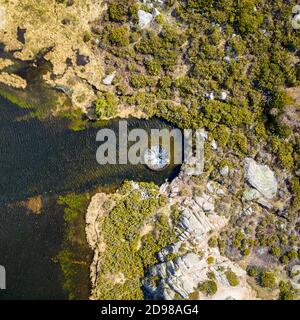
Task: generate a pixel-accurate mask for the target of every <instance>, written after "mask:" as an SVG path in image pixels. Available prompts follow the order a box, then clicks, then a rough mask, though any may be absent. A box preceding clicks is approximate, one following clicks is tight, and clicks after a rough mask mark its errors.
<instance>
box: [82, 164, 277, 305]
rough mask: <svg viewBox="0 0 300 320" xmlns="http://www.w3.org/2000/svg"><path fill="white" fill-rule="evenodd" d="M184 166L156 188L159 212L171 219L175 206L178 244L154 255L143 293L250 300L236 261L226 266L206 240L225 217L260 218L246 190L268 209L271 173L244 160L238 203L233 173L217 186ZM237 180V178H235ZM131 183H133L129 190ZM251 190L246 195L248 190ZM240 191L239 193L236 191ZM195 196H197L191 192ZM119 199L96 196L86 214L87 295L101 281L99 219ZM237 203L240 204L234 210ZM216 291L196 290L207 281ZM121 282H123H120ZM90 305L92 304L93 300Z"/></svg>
mask: <svg viewBox="0 0 300 320" xmlns="http://www.w3.org/2000/svg"><path fill="white" fill-rule="evenodd" d="M189 169H190V168H189V165H187V164H185V165H184V166H183V168H182V171H181V173H180V174H179V176H178V177H177V178H175V179H174V180H173V181H172V182H171V183H165V184H163V185H162V186H161V187H160V191H159V194H160V195H163V196H164V197H166V199H167V203H166V205H165V206H164V207H163V208H160V210H165V211H166V212H168V215H169V216H170V215H171V208H172V207H173V206H174V205H176V206H177V207H178V210H179V220H178V224H177V225H176V226H175V229H176V234H177V236H178V241H177V242H175V243H172V244H171V245H169V246H167V247H165V248H161V250H160V251H159V252H158V259H159V263H158V264H156V265H153V266H149V269H148V272H147V274H146V277H145V278H144V280H143V291H144V295H145V297H146V298H152V299H153V298H155V299H179V298H183V299H186V298H188V297H189V296H190V295H191V294H195V292H196V297H197V298H198V299H221V300H223V299H224V300H226V299H238V300H245V299H255V298H256V296H257V294H256V292H255V290H254V289H253V288H251V286H250V285H249V284H248V282H249V276H248V275H247V273H246V271H245V269H244V268H242V267H241V265H240V263H238V262H237V261H235V262H234V261H231V260H230V259H229V258H228V257H226V256H224V253H223V254H221V253H220V251H219V249H218V247H215V246H213V247H212V246H211V245H210V242H211V239H212V238H214V237H217V236H218V235H219V234H220V233H221V232H222V231H224V229H226V228H228V222H229V219H230V216H231V215H233V216H235V215H238V216H242V215H248V214H250V215H252V214H254V213H253V212H254V210H255V211H257V212H261V210H262V208H264V207H265V205H264V204H262V202H263V201H260V202H258V203H259V207H260V209H259V207H257V204H256V203H255V201H257V200H256V199H257V198H255V197H253V198H252V199H249V193H251V190H255V193H258V194H257V196H258V195H259V197H260V198H261V199H266V198H267V199H268V201H270V205H271V203H272V201H273V199H274V198H275V197H276V194H277V181H276V178H275V175H274V172H273V171H271V169H270V168H269V167H267V166H264V165H260V164H258V163H257V162H256V161H255V160H253V159H250V158H247V159H245V161H244V170H243V171H237V172H238V174H240V175H241V179H244V183H243V184H244V188H246V190H247V188H249V190H250V191H249V190H248V191H245V193H246V195H248V198H247V200H245V199H244V200H243V201H245V202H244V205H242V203H241V202H240V200H239V199H238V198H237V197H236V196H235V195H234V194H232V191H231V190H230V186H232V182H233V180H232V178H233V176H234V172H235V171H236V170H235V169H231V170H228V168H221V170H220V171H221V172H222V173H223V175H225V176H226V178H227V182H226V183H223V184H220V183H218V182H216V181H209V180H207V177H205V174H203V176H197V177H195V176H194V177H193V176H191V175H190V174H189ZM235 174H236V173H235ZM134 185H135V183H134V182H132V188H134ZM251 186H252V187H253V189H250V187H251ZM241 188H243V187H241ZM195 190H196V191H195ZM112 197H113V198H115V197H117V198H118V197H120V195H119V193H118V192H117V193H116V194H113V195H109V194H102V193H100V194H96V195H95V196H94V197H93V198H92V200H91V203H90V205H89V208H88V211H87V214H86V223H87V227H86V233H87V239H88V243H89V245H90V247H91V248H92V249H93V250H94V259H93V263H92V265H91V269H90V272H91V274H90V278H91V282H92V286H93V290H92V292H96V291H97V279H98V278H99V277H100V276H101V265H102V263H105V261H102V259H101V253H103V252H104V251H105V242H104V241H103V239H102V238H101V233H102V231H101V227H102V223H103V219H105V216H107V215H108V214H109V212H110V211H109V210H107V209H103V207H104V206H105V203H107V201H108V200H109V199H111V198H112ZM238 203H239V204H238ZM228 272H233V273H234V274H235V275H236V277H237V278H238V284H236V285H234V286H233V285H232V284H230V283H229V281H228V279H227V278H226V274H227V273H228ZM212 274H213V275H214V276H213V279H214V281H215V283H216V285H217V288H218V290H217V292H216V293H215V294H214V295H212V296H207V295H206V294H205V293H203V292H201V291H200V290H199V289H197V288H199V285H200V284H201V283H203V282H205V281H209V279H210V278H209V277H212ZM124 281H126V279H124ZM91 298H92V299H93V298H95V297H94V296H93V294H92V297H91Z"/></svg>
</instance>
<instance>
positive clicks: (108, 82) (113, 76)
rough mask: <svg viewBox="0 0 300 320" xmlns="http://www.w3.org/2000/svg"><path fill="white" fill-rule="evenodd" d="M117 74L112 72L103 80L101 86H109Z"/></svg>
mask: <svg viewBox="0 0 300 320" xmlns="http://www.w3.org/2000/svg"><path fill="white" fill-rule="evenodd" d="M116 74H117V72H116V71H114V72H113V73H111V74H110V75H108V76H107V77H106V78H104V79H103V81H102V82H103V84H105V85H107V86H110V85H111V84H112V82H113V81H114V79H115V77H116Z"/></svg>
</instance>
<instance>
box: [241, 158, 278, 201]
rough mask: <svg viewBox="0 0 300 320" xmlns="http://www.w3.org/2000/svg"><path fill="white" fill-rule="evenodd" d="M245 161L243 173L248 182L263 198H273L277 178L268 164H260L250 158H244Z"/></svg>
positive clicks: (275, 191)
mask: <svg viewBox="0 0 300 320" xmlns="http://www.w3.org/2000/svg"><path fill="white" fill-rule="evenodd" d="M245 162H246V165H245V174H246V179H247V181H248V183H249V184H250V185H251V186H252V187H253V188H255V189H256V190H258V191H259V192H260V193H261V194H262V195H263V196H264V197H265V198H267V199H272V198H274V197H275V196H276V193H277V180H276V177H275V174H274V172H273V171H272V170H271V169H270V168H269V167H268V166H266V165H260V164H258V163H257V162H256V161H255V160H253V159H251V158H246V159H245Z"/></svg>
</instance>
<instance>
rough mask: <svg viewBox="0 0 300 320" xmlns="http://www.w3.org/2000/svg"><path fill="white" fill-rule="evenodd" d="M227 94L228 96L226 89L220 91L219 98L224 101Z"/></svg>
mask: <svg viewBox="0 0 300 320" xmlns="http://www.w3.org/2000/svg"><path fill="white" fill-rule="evenodd" d="M227 96H228V93H227V92H226V91H223V92H222V93H221V100H222V101H225V100H226V99H227Z"/></svg>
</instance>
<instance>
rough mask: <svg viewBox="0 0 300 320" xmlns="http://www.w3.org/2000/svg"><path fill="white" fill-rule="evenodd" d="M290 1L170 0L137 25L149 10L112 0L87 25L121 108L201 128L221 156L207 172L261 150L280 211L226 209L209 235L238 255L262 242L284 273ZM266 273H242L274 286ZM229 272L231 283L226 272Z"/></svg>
mask: <svg viewBox="0 0 300 320" xmlns="http://www.w3.org/2000/svg"><path fill="white" fill-rule="evenodd" d="M296 4H297V1H296V0H291V1H279V0H275V1H272V2H271V1H266V0H259V1H254V0H239V1H234V0H220V1H215V0H208V1H207V0H205V1H188V0H168V1H165V6H164V7H159V11H160V12H161V15H160V16H159V17H158V18H156V20H155V21H154V22H153V23H152V25H151V27H149V28H146V29H143V30H140V29H139V28H138V26H137V22H138V18H137V10H138V9H143V10H146V11H149V12H151V11H152V10H151V9H150V8H149V7H147V5H144V4H138V3H137V2H136V1H133V0H125V1H112V0H111V1H108V10H107V12H106V13H105V14H104V16H103V18H102V21H101V23H100V26H99V22H97V27H95V28H94V29H93V31H94V37H97V39H100V45H99V46H100V48H101V51H102V53H103V55H104V57H105V59H106V61H107V62H108V63H107V64H108V65H109V66H108V67H107V68H111V66H114V67H113V68H114V69H115V70H116V71H117V74H118V77H117V79H116V80H115V81H114V82H115V83H114V87H113V88H114V89H112V88H111V87H110V88H109V89H108V90H110V92H111V93H110V94H112V95H113V94H114V95H115V96H116V97H117V98H116V99H117V101H118V104H119V105H122V108H123V107H125V108H126V107H127V106H134V107H135V108H136V109H137V110H139V111H140V110H141V111H143V112H144V113H145V114H146V116H148V117H151V116H158V117H161V118H164V119H166V120H167V121H170V122H172V123H174V124H176V125H177V126H178V127H180V128H189V129H190V128H193V129H195V128H205V129H206V130H207V131H208V133H209V140H210V141H212V140H213V139H214V140H216V142H217V144H218V146H219V147H220V148H221V151H223V156H224V159H225V158H226V161H227V162H226V164H225V160H224V159H223V160H222V161H220V159H216V157H214V156H213V155H212V152H211V151H210V148H209V147H208V148H206V155H205V156H206V160H207V159H209V161H207V162H209V163H207V164H206V167H205V169H206V170H207V172H210V171H211V177H214V175H215V171H216V170H214V167H218V168H219V169H220V168H221V167H222V166H223V165H228V166H229V167H232V166H239V165H240V161H241V159H243V158H245V156H251V157H255V156H257V155H258V156H260V157H261V158H262V161H263V162H266V163H268V164H269V165H270V166H271V167H272V169H274V170H275V172H276V174H278V176H280V178H281V180H283V179H286V187H287V190H281V192H282V193H284V198H285V199H288V200H287V202H286V204H285V206H286V209H285V210H284V212H283V213H282V212H281V214H280V215H279V214H277V213H278V212H276V209H270V210H269V211H270V212H269V213H268V212H267V213H266V212H264V211H263V212H262V214H261V216H260V217H259V218H258V217H256V218H253V217H248V218H247V217H246V218H242V217H235V216H231V217H230V227H232V228H230V227H229V228H228V230H227V231H224V232H223V233H222V234H221V236H220V237H218V238H214V237H212V238H211V239H210V241H209V245H210V246H211V247H216V246H218V247H219V249H220V252H221V253H222V254H226V255H228V256H229V257H231V258H233V259H237V260H239V259H244V258H245V257H247V256H250V258H251V254H252V253H253V254H256V250H257V249H259V248H264V247H265V248H267V254H266V255H267V258H268V259H270V261H272V263H278V265H280V266H281V267H284V268H285V270H288V267H289V266H290V265H291V264H292V263H294V262H296V260H297V259H299V235H298V231H299V222H297V215H298V213H299V208H300V187H299V186H300V183H299V177H298V176H299V169H300V162H299V151H300V139H299V130H298V128H299V126H298V125H297V124H295V122H296V120H295V121H294V120H293V119H296V112H298V110H297V109H299V106H297V105H296V103H295V101H294V100H293V99H292V98H291V96H290V95H288V93H287V90H286V89H287V88H292V87H296V86H299V84H300V72H299V70H300V64H299V62H298V59H299V48H300V37H299V30H294V29H293V28H292V25H291V23H290V18H291V13H292V7H293V6H294V5H296ZM104 95H105V93H104ZM104 100H105V99H104ZM104 100H103V99H102V101H101V100H100V103H99V101H97V102H95V108H96V113H97V115H98V117H99V118H102V117H103V113H102V110H106V109H109V110H111V109H114V108H107V104H106V102H103V101H104ZM97 105H98V108H97ZM97 110H98V111H97ZM291 110H292V111H291ZM105 113H106V111H104V114H105ZM113 114H114V113H112V114H111V116H113ZM104 117H105V116H104ZM208 146H209V145H208ZM261 155H262V156H261ZM269 155H270V157H269ZM265 158H266V159H265ZM265 160H266V161H265ZM213 170H214V171H213ZM297 172H298V173H297ZM216 176H217V178H219V176H218V175H216ZM237 185H238V183H237ZM239 187H240V186H238V188H239ZM236 196H237V197H240V198H241V197H242V196H240V195H239V194H236ZM255 219H258V220H255ZM283 226H284V227H283ZM262 272H263V271H259V272H258V271H257V270H256V269H255V266H253V268H252V269H249V270H248V273H249V274H251V276H253V277H255V278H259V279H260V280H261V282H260V284H261V285H263V286H265V287H272V286H273V284H272V279H271V276H269V273H266V274H262ZM227 275H228V277H229V279H230V280H229V282H232V283H233V285H234V284H235V283H237V281H235V280H237V279H235V277H234V276H233V275H232V274H231V273H230V271H228V272H227ZM262 279H265V280H262ZM274 286H275V285H274Z"/></svg>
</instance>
